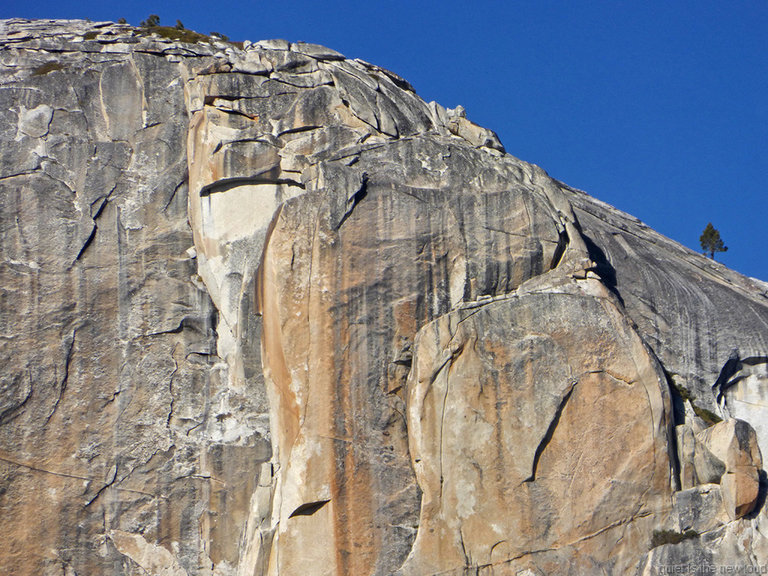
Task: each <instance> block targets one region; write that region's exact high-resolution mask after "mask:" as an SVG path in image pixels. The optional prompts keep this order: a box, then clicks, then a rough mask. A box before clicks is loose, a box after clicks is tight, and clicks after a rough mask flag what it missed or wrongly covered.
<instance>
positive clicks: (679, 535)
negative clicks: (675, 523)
mask: <svg viewBox="0 0 768 576" xmlns="http://www.w3.org/2000/svg"><path fill="white" fill-rule="evenodd" d="M698 537H699V533H698V532H696V530H686V531H685V532H675V531H674V530H654V531H653V537H652V538H651V548H656V547H657V546H662V545H664V544H679V543H680V542H682V541H683V540H690V539H692V538H698Z"/></svg>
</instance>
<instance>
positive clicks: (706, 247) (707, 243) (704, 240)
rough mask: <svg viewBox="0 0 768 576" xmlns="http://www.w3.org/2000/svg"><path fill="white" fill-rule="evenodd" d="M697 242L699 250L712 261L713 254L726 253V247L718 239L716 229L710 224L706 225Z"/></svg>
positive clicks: (718, 234) (720, 239)
mask: <svg viewBox="0 0 768 576" xmlns="http://www.w3.org/2000/svg"><path fill="white" fill-rule="evenodd" d="M699 242H701V249H702V250H703V251H704V254H705V255H708V256H709V257H710V258H712V260H714V259H715V252H727V251H728V246H726V245H725V244H723V240H722V238H720V232H718V231H717V228H715V227H714V226H712V222H710V223H709V224H707V227H706V228H704V232H702V233H701V236H700V237H699Z"/></svg>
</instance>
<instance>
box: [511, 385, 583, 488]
mask: <svg viewBox="0 0 768 576" xmlns="http://www.w3.org/2000/svg"><path fill="white" fill-rule="evenodd" d="M576 384H577V381H575V380H574V381H572V382H571V385H570V386H569V388H568V390H567V391H566V393H565V394H564V395H563V397H562V399H561V400H560V404H559V405H558V406H557V410H555V415H554V417H553V418H552V421H551V422H550V423H549V427H548V428H547V432H546V433H545V434H544V437H543V438H542V439H541V441H540V442H539V445H538V446H537V447H536V452H535V453H534V455H533V464H532V465H531V475H530V476H528V478H526V479H525V480H523V482H522V483H523V484H525V483H528V482H535V481H536V470H537V468H538V467H539V459H540V458H541V455H542V454H543V453H544V450H545V449H546V447H547V445H548V444H549V443H550V441H551V440H552V436H553V435H554V433H555V429H556V428H557V425H558V424H559V423H560V416H562V414H563V410H565V405H566V404H567V403H568V400H569V399H570V398H571V394H573V390H574V389H575V388H576Z"/></svg>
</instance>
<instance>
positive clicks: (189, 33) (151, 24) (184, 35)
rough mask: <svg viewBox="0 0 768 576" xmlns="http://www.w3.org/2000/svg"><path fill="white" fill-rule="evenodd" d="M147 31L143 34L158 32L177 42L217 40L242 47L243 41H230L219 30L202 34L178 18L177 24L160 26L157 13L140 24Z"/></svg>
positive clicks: (195, 42)
mask: <svg viewBox="0 0 768 576" xmlns="http://www.w3.org/2000/svg"><path fill="white" fill-rule="evenodd" d="M139 26H140V27H141V28H143V29H144V30H145V31H146V32H145V33H144V34H142V35H148V34H157V35H158V36H160V37H161V38H167V39H168V40H174V41H176V42H187V43H189V44H199V43H201V42H205V43H208V44H210V43H211V42H213V41H215V40H219V41H222V42H228V43H229V44H232V45H233V46H237V47H238V48H240V49H242V47H243V43H242V42H230V40H229V37H227V36H225V35H224V34H219V33H218V32H211V34H210V36H206V35H205V34H200V33H199V32H195V31H194V30H187V29H186V28H185V27H184V24H183V23H182V22H181V20H176V25H175V26H160V16H158V15H157V14H150V15H149V16H147V19H146V20H142V21H141V24H140V25H139ZM140 34H141V33H140Z"/></svg>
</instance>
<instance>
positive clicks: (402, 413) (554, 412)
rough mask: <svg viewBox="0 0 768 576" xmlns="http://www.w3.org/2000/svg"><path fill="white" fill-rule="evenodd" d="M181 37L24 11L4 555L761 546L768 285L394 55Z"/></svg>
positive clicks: (13, 75)
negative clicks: (533, 150)
mask: <svg viewBox="0 0 768 576" xmlns="http://www.w3.org/2000/svg"><path fill="white" fill-rule="evenodd" d="M154 32H155V33H154V34H151V33H150V32H149V31H147V30H136V29H132V28H130V27H129V26H125V25H117V24H109V23H101V24H92V23H86V22H80V21H76V22H71V21H70V22H64V21H36V22H31V21H24V20H9V21H3V22H2V23H0V102H1V103H2V106H0V202H2V211H1V212H0V223H1V224H2V231H3V234H2V238H1V239H0V277H1V279H2V281H1V283H0V290H1V292H0V294H1V295H2V300H1V302H2V307H1V308H0V317H1V318H2V324H1V325H0V328H1V329H2V333H0V346H1V347H2V352H3V354H4V357H5V358H6V359H7V360H6V362H5V366H4V369H3V371H2V373H0V512H1V513H2V518H3V520H4V535H5V541H6V545H4V546H3V548H2V549H0V572H2V573H8V574H19V575H23V574H30V575H32V574H35V575H38V574H66V575H67V576H69V575H72V574H80V575H82V574H104V575H107V574H120V575H138V574H147V573H150V574H168V575H174V576H176V575H178V576H182V575H186V576H193V575H217V576H229V575H235V574H236V575H238V576H246V575H247V576H257V575H272V576H280V575H283V576H285V575H302V576H303V575H313V574H317V575H326V574H329V575H330V574H333V575H337V574H338V575H354V576H358V575H366V574H369V575H386V574H400V575H402V576H406V575H415V576H418V575H428V574H429V575H431V574H456V575H463V574H483V575H506V574H515V575H519V574H525V575H530V574H574V575H576V574H596V573H604V574H616V575H619V574H639V573H643V574H657V573H659V571H660V570H661V571H663V570H665V569H666V568H667V567H668V566H672V565H675V566H688V568H690V569H691V570H692V568H694V567H697V566H698V567H704V566H714V565H716V564H719V565H722V566H725V565H729V566H730V565H740V566H747V565H749V566H758V565H765V564H768V541H767V540H766V538H765V537H764V536H763V534H764V533H768V523H767V521H766V514H768V513H766V512H765V511H764V507H763V501H764V491H765V490H764V488H765V486H764V484H765V482H764V476H765V475H764V473H763V472H762V458H761V454H760V448H759V446H765V445H766V443H768V437H766V431H765V430H766V429H765V425H764V422H765V421H766V420H765V419H766V416H767V415H768V414H767V413H766V409H765V406H766V405H768V403H766V402H764V401H762V400H761V399H763V398H765V397H766V387H765V382H766V377H765V374H766V366H768V360H766V358H768V344H766V343H768V286H766V285H765V284H763V283H761V282H759V281H756V280H751V279H747V278H744V277H743V276H740V275H738V274H736V273H734V272H732V271H729V270H727V269H725V268H724V267H722V266H720V265H718V264H716V263H714V262H712V261H709V260H707V259H706V258H704V257H702V256H699V255H697V254H695V253H693V252H691V251H689V250H687V249H685V248H683V247H682V246H680V245H678V244H675V243H674V242H672V241H670V240H668V239H666V238H664V237H662V236H660V235H658V234H656V233H655V232H653V231H652V230H650V229H648V228H647V227H646V226H645V225H643V224H642V223H641V222H639V221H637V220H636V219H634V218H632V217H630V216H628V215H626V214H623V213H621V212H619V211H617V210H616V209H614V208H612V207H610V206H607V205H605V204H603V203H601V202H599V201H597V200H595V199H593V198H591V197H589V196H587V195H586V194H584V193H583V192H580V191H577V190H573V189H571V188H569V187H567V186H566V185H564V184H562V183H560V182H557V181H555V180H553V179H551V178H550V177H548V176H547V175H546V173H544V172H543V171H542V170H541V169H539V168H538V167H536V166H533V165H530V164H527V163H525V162H522V161H520V160H518V159H516V158H514V157H512V156H510V155H507V154H506V153H505V151H504V149H503V147H502V146H501V143H500V142H499V140H498V138H496V136H495V134H493V132H491V131H489V130H486V129H484V128H481V127H479V126H476V125H475V124H473V123H471V122H470V121H469V120H467V118H466V117H465V115H464V113H463V110H462V109H457V110H445V109H444V108H442V107H441V106H439V105H438V104H435V103H430V104H427V103H425V102H423V101H422V100H421V99H419V98H418V96H416V94H415V93H414V91H413V89H412V88H411V86H410V85H409V84H408V83H407V82H406V81H405V80H403V79H402V78H400V77H398V76H397V75H395V74H393V73H391V72H389V71H387V70H383V69H381V68H378V67H377V66H374V65H371V64H368V63H365V62H362V61H359V60H348V59H345V58H344V56H342V55H341V54H339V53H337V52H335V51H333V50H330V49H327V48H324V47H321V46H317V45H312V44H303V43H293V44H291V43H288V42H285V41H281V40H272V41H264V42H259V43H256V44H246V45H245V46H244V47H240V46H235V45H231V44H228V43H224V42H221V41H219V40H211V41H210V42H208V43H205V42H204V43H199V44H189V43H182V42H178V41H174V40H170V39H168V38H165V37H163V35H164V33H163V30H162V29H156V30H155V31H154ZM719 418H722V419H723V420H724V421H723V422H720V423H715V421H716V420H718V419H719ZM736 418H740V419H736ZM713 424H714V425H713ZM691 570H689V571H691Z"/></svg>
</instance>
